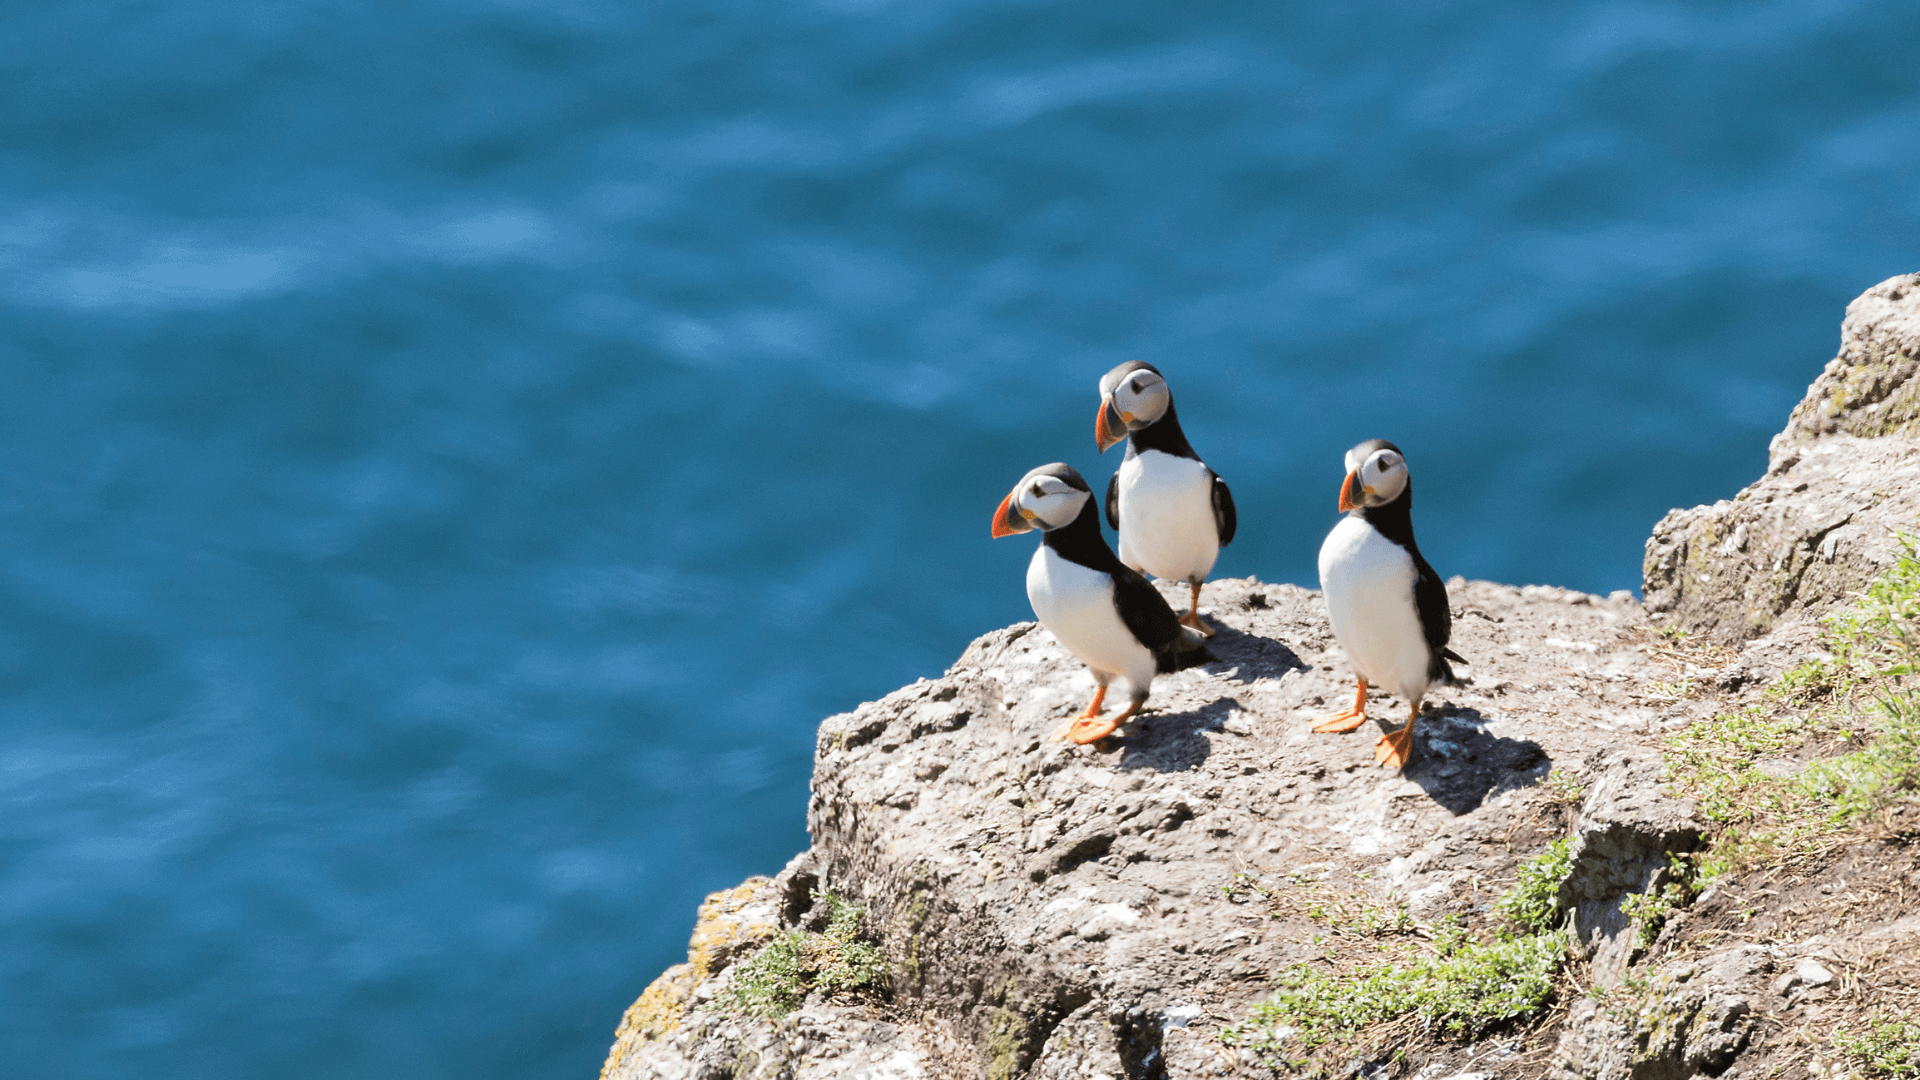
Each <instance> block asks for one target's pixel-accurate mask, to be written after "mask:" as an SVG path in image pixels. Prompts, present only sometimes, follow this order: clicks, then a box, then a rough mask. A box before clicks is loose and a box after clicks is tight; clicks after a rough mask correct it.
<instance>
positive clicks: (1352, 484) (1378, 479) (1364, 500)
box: [1340, 443, 1407, 510]
mask: <svg viewBox="0 0 1920 1080" xmlns="http://www.w3.org/2000/svg"><path fill="white" fill-rule="evenodd" d="M1406 488H1407V459H1406V458H1404V457H1402V456H1400V454H1399V453H1398V452H1397V451H1395V450H1393V449H1392V448H1391V447H1380V448H1378V449H1373V450H1372V451H1371V452H1368V447H1367V444H1365V443H1362V444H1360V445H1359V446H1356V447H1354V448H1353V449H1352V450H1349V451H1347V480H1346V483H1345V484H1343V485H1341V488H1340V504H1341V505H1340V509H1342V510H1351V509H1353V508H1354V507H1356V506H1385V505H1386V504H1387V503H1390V502H1392V501H1393V500H1395V499H1397V498H1399V497H1400V493H1401V492H1402V491H1405V490H1406Z"/></svg>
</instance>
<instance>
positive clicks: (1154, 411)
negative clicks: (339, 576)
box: [1093, 365, 1173, 452]
mask: <svg viewBox="0 0 1920 1080" xmlns="http://www.w3.org/2000/svg"><path fill="white" fill-rule="evenodd" d="M1123 366H1124V365H1123ZM1172 403H1173V391H1172V390H1170V389H1168V388H1167V380H1165V379H1163V378H1161V377H1160V376H1159V374H1158V373H1156V372H1154V371H1151V370H1149V369H1147V368H1134V369H1133V370H1132V371H1125V370H1122V369H1121V368H1115V369H1114V370H1112V371H1109V372H1107V373H1106V375H1105V376H1103V377H1102V378H1101V379H1100V415H1099V418H1098V420H1097V422H1096V423H1095V424H1094V433H1093V438H1094V442H1095V443H1096V444H1098V445H1099V447H1100V449H1101V451H1102V452H1105V451H1106V449H1107V448H1108V447H1110V446H1112V445H1113V444H1114V443H1117V442H1119V441H1120V440H1121V439H1123V438H1125V437H1126V435H1125V433H1126V432H1129V431H1139V430H1140V429H1141V428H1143V427H1146V426H1147V425H1148V424H1151V423H1154V422H1155V421H1157V420H1159V419H1160V418H1161V417H1163V416H1165V415H1167V406H1169V405H1171V404H1172Z"/></svg>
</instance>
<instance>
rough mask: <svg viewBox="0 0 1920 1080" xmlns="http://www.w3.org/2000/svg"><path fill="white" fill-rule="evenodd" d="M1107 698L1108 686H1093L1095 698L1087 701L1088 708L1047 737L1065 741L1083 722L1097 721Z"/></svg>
mask: <svg viewBox="0 0 1920 1080" xmlns="http://www.w3.org/2000/svg"><path fill="white" fill-rule="evenodd" d="M1106 700H1107V688H1106V687H1104V686H1100V685H1095V686H1094V688H1093V700H1092V701H1089V702H1087V710H1086V711H1085V712H1083V713H1081V714H1080V715H1079V716H1076V717H1074V718H1073V719H1071V720H1069V721H1067V722H1066V723H1064V724H1061V725H1060V726H1059V727H1058V728H1056V729H1055V730H1054V733H1053V734H1052V735H1049V736H1047V737H1048V738H1050V739H1052V740H1053V741H1054V742H1065V741H1066V740H1067V739H1068V738H1069V737H1070V736H1071V735H1072V734H1073V729H1074V728H1076V727H1079V726H1080V725H1081V724H1084V723H1086V722H1087V721H1089V720H1096V721H1097V720H1099V719H1100V706H1101V705H1102V703H1104V702H1105V701H1106Z"/></svg>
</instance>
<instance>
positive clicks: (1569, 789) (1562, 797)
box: [1540, 769, 1587, 806]
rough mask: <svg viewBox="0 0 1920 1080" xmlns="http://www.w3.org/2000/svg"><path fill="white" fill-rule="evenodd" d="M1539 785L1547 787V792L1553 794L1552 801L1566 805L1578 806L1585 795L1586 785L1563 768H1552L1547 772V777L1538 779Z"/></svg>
mask: <svg viewBox="0 0 1920 1080" xmlns="http://www.w3.org/2000/svg"><path fill="white" fill-rule="evenodd" d="M1540 786H1541V787H1544V788H1546V789H1547V793H1548V794H1549V795H1551V796H1553V801H1554V802H1557V803H1563V804H1565V805H1567V806H1579V805H1580V803H1581V801H1582V800H1583V799H1585V798H1586V797H1587V786H1586V785H1585V784H1582V783H1581V782H1580V778H1579V777H1577V776H1575V775H1573V774H1572V773H1570V772H1568V771H1566V770H1565V769H1554V770H1553V771H1552V772H1549V773H1548V774H1547V778H1546V779H1545V780H1542V781H1540Z"/></svg>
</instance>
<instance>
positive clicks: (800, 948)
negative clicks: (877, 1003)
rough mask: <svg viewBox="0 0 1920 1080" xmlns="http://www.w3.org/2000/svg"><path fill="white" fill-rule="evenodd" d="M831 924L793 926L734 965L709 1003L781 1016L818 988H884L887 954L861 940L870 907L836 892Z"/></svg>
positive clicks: (729, 1010)
mask: <svg viewBox="0 0 1920 1080" xmlns="http://www.w3.org/2000/svg"><path fill="white" fill-rule="evenodd" d="M820 896H821V898H822V899H824V900H825V901H826V902H827V908H828V911H829V913H830V914H829V917H828V921H827V928H826V930H824V931H822V932H820V933H817V934H816V933H808V932H806V931H803V930H792V931H788V932H787V933H785V934H782V935H780V936H779V937H776V938H774V939H773V940H772V941H771V942H769V943H768V944H767V945H766V946H764V947H763V948H762V949H761V950H760V951H759V952H757V953H755V954H754V955H753V956H752V958H750V959H748V960H746V961H744V962H742V963H741V964H740V965H739V967H737V968H735V969H734V973H733V978H732V979H731V980H730V981H729V982H728V983H727V985H726V987H725V988H724V989H722V990H721V991H720V993H719V994H718V995H716V996H715V997H714V999H713V1002H712V1004H710V1005H709V1006H707V1007H708V1008H711V1009H716V1010H718V1011H720V1012H723V1013H726V1014H728V1015H732V1016H756V1017H762V1018H765V1019H779V1018H780V1017H782V1016H785V1015H787V1014H788V1013H790V1012H792V1011H794V1010H795V1009H798V1008H799V1007H800V1006H801V1004H802V1003H803V1002H805V1001H806V999H807V995H808V994H809V993H811V992H813V991H816V990H817V991H819V992H820V993H823V994H827V995H839V994H852V993H858V992H861V991H869V990H879V989H883V988H884V987H885V986H886V982H887V957H886V954H885V953H883V952H881V951H880V949H879V948H878V947H876V946H874V945H873V944H872V943H870V942H867V941H862V940H860V923H861V920H862V919H863V918H864V917H865V915H866V911H865V909H863V908H860V907H856V906H854V905H853V904H850V903H848V902H847V901H845V900H842V899H840V898H839V897H837V896H835V895H833V894H832V893H824V892H823V893H821V894H820Z"/></svg>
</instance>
